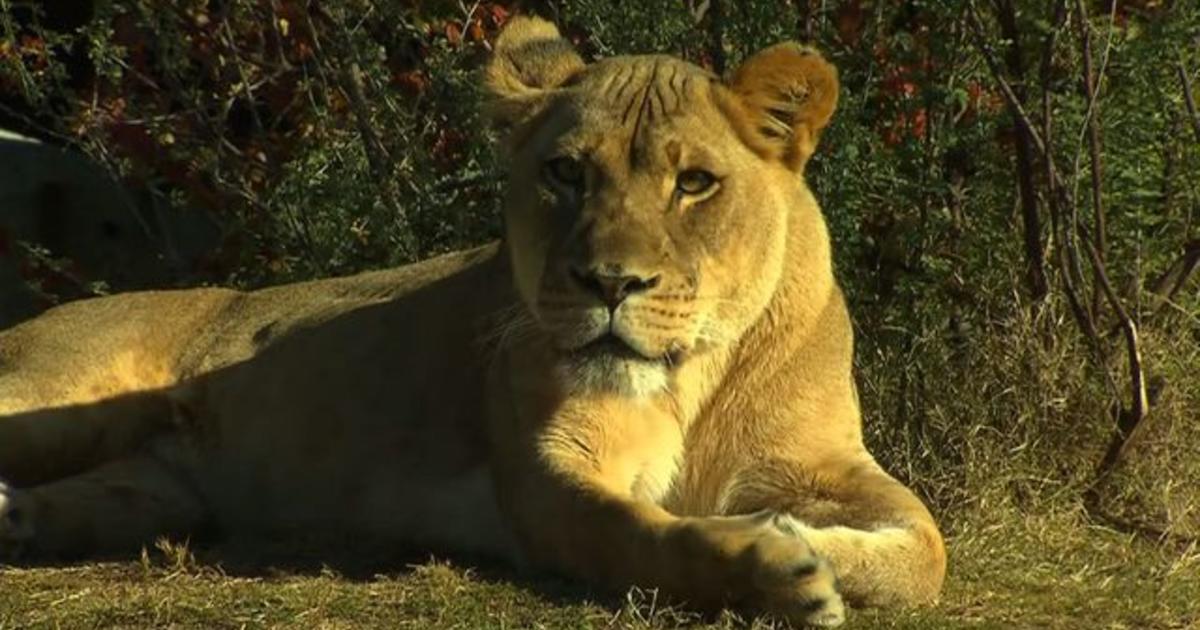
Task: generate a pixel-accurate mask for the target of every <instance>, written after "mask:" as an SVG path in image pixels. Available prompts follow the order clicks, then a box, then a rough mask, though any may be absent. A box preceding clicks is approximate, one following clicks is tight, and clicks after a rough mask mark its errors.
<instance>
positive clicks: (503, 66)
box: [484, 17, 584, 126]
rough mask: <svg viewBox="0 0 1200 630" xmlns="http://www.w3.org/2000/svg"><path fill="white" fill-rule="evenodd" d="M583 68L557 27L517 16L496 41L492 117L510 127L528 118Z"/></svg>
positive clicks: (490, 84)
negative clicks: (554, 91) (549, 96)
mask: <svg viewBox="0 0 1200 630" xmlns="http://www.w3.org/2000/svg"><path fill="white" fill-rule="evenodd" d="M583 67H584V63H583V59H582V58H580V56H579V53H577V52H575V47H574V46H572V45H571V42H569V41H567V40H566V39H565V38H564V37H563V36H562V35H561V34H559V32H558V28H556V27H555V26H554V24H551V23H550V22H547V21H546V20H543V19H541V18H538V17H515V18H513V19H512V20H511V21H510V22H509V23H508V24H507V25H506V26H505V27H504V30H503V31H502V32H501V33H500V36H499V37H497V38H496V43H495V45H494V46H493V52H492V60H491V62H490V63H488V65H487V69H486V70H485V71H484V79H485V84H486V86H487V89H488V92H490V93H491V97H492V99H491V100H492V102H491V115H492V117H493V118H494V119H495V120H496V122H498V123H500V124H501V125H505V126H511V125H515V124H517V123H520V122H521V121H523V120H527V119H528V118H530V117H532V116H533V115H535V114H536V113H537V112H538V111H540V110H541V108H542V106H543V105H544V104H545V103H546V101H547V96H548V95H549V94H551V93H552V92H553V90H554V89H555V88H557V87H559V86H560V85H562V84H563V83H564V82H566V81H567V79H570V78H571V77H572V76H574V75H575V74H576V73H577V72H579V71H580V70H582V69H583Z"/></svg>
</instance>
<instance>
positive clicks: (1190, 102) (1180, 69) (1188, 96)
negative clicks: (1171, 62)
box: [1175, 60, 1200, 142]
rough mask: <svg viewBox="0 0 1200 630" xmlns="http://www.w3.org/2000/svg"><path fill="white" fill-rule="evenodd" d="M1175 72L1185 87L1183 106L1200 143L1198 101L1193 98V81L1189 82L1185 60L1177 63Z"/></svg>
mask: <svg viewBox="0 0 1200 630" xmlns="http://www.w3.org/2000/svg"><path fill="white" fill-rule="evenodd" d="M1175 72H1176V73H1177V74H1178V75H1179V83H1180V84H1181V85H1182V86H1183V104H1184V105H1185V106H1186V107H1187V111H1188V119H1189V120H1191V123H1192V131H1193V132H1194V133H1195V134H1196V142H1200V113H1197V111H1196V99H1195V98H1194V97H1193V96H1192V84H1191V81H1188V72H1187V68H1185V67H1184V65H1183V60H1180V61H1177V62H1175Z"/></svg>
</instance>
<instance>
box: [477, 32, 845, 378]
mask: <svg viewBox="0 0 1200 630" xmlns="http://www.w3.org/2000/svg"><path fill="white" fill-rule="evenodd" d="M487 84H488V88H489V90H490V91H491V94H492V96H493V104H494V113H495V117H496V119H497V121H498V122H499V123H501V124H502V125H504V126H505V127H507V129H508V135H509V137H508V140H507V145H506V146H507V154H506V156H505V157H506V159H507V166H508V168H509V171H510V178H509V184H508V194H507V197H506V202H505V219H506V230H507V239H506V241H507V246H508V248H509V254H510V257H511V261H512V265H513V272H514V275H515V282H516V286H517V289H518V292H519V293H520V296H521V298H522V300H523V301H524V303H525V305H526V306H527V307H528V310H529V311H530V313H531V314H532V316H533V318H534V319H535V320H536V322H537V326H538V328H540V329H541V330H542V331H543V332H545V333H546V334H547V335H548V336H549V338H550V339H551V341H552V342H553V344H554V346H555V348H556V350H557V352H558V353H559V354H560V356H561V365H562V367H563V372H564V374H565V375H566V376H567V378H568V380H569V382H570V384H571V385H573V386H575V387H582V388H585V389H589V390H596V389H599V390H606V391H619V392H622V393H626V394H631V395H640V394H646V393H650V392H653V391H657V390H660V389H662V388H663V387H664V386H665V385H666V384H667V383H668V382H669V378H670V373H671V370H672V366H674V365H677V364H678V363H679V362H680V361H685V360H687V358H688V357H689V356H690V355H693V354H696V353H702V352H704V351H706V350H708V349H711V348H713V347H719V346H722V345H727V344H731V343H734V342H736V340H737V339H739V337H740V336H741V335H742V334H743V333H744V332H745V331H746V330H747V329H748V328H749V327H750V325H751V324H752V323H753V322H754V321H755V320H756V319H757V318H758V317H760V316H761V315H762V313H763V310H764V308H765V307H766V305H767V304H768V302H769V300H770V298H771V296H772V294H773V293H774V291H775V287H776V284H777V282H778V281H779V278H780V275H781V272H782V269H783V266H784V253H785V249H786V247H785V245H786V243H787V233H788V230H787V225H788V221H789V215H790V214H791V213H793V212H818V210H817V209H816V206H815V204H814V203H813V202H812V201H811V196H810V195H809V193H808V191H807V188H806V187H805V184H804V182H803V178H802V176H801V174H802V171H803V168H804V164H805V162H806V161H807V160H808V158H809V156H811V155H812V152H813V150H814V149H815V147H816V142H817V137H818V135H819V134H820V131H821V129H822V128H824V126H825V125H826V123H827V122H828V121H829V118H830V116H831V115H832V113H833V110H834V107H835V105H836V102H837V75H836V72H835V71H834V69H833V67H832V66H831V65H830V64H828V63H827V62H826V61H824V60H823V59H822V58H821V56H820V55H819V54H817V53H816V52H814V51H812V50H810V49H806V48H803V47H801V46H798V45H795V44H780V45H777V46H774V47H771V48H768V49H766V50H764V51H762V52H760V53H758V54H757V55H755V56H753V57H751V58H750V59H748V60H747V61H746V62H745V63H744V64H743V65H742V66H741V67H740V68H739V69H738V70H737V71H736V72H734V73H733V75H732V77H731V78H730V79H728V80H722V79H721V78H719V77H716V76H714V75H713V74H712V73H710V72H708V71H706V70H704V69H702V68H699V67H697V66H695V65H692V64H689V63H687V62H684V61H682V60H679V59H676V58H672V57H666V56H632V57H616V58H611V59H605V60H602V61H598V62H596V63H592V64H585V63H584V62H583V60H582V59H581V58H580V57H579V55H578V54H577V53H576V52H575V50H574V49H573V48H572V46H571V45H570V43H569V42H567V41H566V40H565V39H563V38H562V37H561V36H560V35H559V33H558V31H557V29H555V27H554V26H553V25H552V24H550V23H548V22H545V21H543V20H540V19H536V18H533V19H531V18H518V19H517V20H514V22H513V23H511V24H510V26H509V27H508V28H507V29H506V30H505V32H504V33H502V34H501V36H500V38H499V40H498V41H497V42H496V46H495V55H494V57H493V60H492V62H491V63H490V65H489V66H488V68H487Z"/></svg>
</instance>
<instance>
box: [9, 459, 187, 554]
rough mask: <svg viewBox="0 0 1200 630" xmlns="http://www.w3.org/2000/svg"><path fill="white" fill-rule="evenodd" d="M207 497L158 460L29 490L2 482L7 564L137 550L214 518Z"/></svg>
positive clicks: (125, 463)
mask: <svg viewBox="0 0 1200 630" xmlns="http://www.w3.org/2000/svg"><path fill="white" fill-rule="evenodd" d="M206 517H207V509H206V507H205V504H204V502H203V500H202V498H201V497H200V495H199V494H198V493H197V492H196V491H195V490H194V489H193V488H192V487H191V486H190V485H189V484H188V483H187V482H186V481H185V480H184V479H183V478H182V477H181V476H180V474H179V473H178V472H177V471H173V470H172V469H171V468H170V467H169V466H167V465H166V464H164V463H163V462H162V461H161V460H158V459H156V458H154V457H152V456H150V455H139V456H136V457H132V458H127V459H120V460H116V461H112V462H109V463H106V464H104V465H101V466H99V467H97V468H95V469H92V470H90V471H88V472H85V473H82V474H79V475H75V476H72V477H67V478H65V479H61V480H58V481H53V482H50V483H45V484H42V485H37V486H33V487H29V488H24V489H22V488H15V487H12V486H10V485H7V484H4V483H2V482H0V559H13V558H21V559H23V560H24V559H29V560H42V559H59V558H72V557H78V556H82V555H91V554H104V553H114V552H124V551H132V550H136V549H138V548H139V547H140V546H141V545H144V544H147V543H152V542H153V541H154V540H155V539H156V538H158V537H160V536H185V535H188V534H190V533H192V532H194V531H196V530H197V529H198V528H199V527H200V526H201V525H202V524H203V523H204V521H205V520H206Z"/></svg>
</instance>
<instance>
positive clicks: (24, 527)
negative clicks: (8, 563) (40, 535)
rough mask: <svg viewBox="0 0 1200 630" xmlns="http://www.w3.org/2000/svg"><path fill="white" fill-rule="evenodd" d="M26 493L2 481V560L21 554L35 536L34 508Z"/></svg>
mask: <svg viewBox="0 0 1200 630" xmlns="http://www.w3.org/2000/svg"><path fill="white" fill-rule="evenodd" d="M31 507H32V506H31V505H30V501H29V497H28V495H27V494H26V493H24V492H22V491H20V490H18V489H16V488H13V487H11V486H9V485H8V484H6V483H4V482H3V481H0V560H11V559H14V558H16V557H17V556H18V555H20V552H21V551H22V550H23V549H24V547H25V544H26V543H27V542H28V541H29V540H30V539H32V538H33V510H32V509H31Z"/></svg>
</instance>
